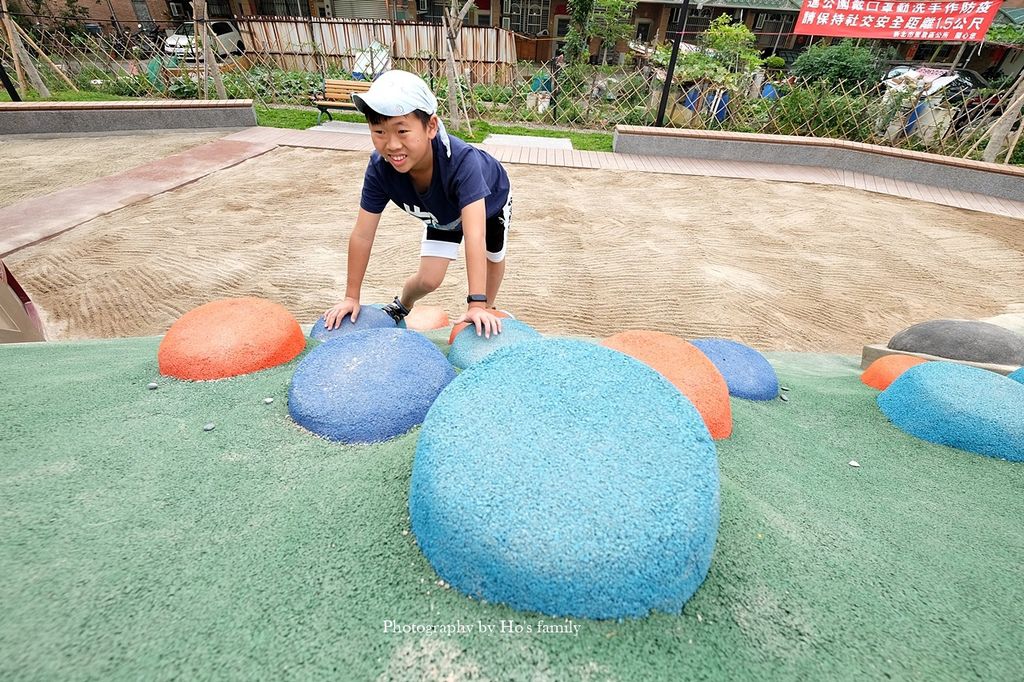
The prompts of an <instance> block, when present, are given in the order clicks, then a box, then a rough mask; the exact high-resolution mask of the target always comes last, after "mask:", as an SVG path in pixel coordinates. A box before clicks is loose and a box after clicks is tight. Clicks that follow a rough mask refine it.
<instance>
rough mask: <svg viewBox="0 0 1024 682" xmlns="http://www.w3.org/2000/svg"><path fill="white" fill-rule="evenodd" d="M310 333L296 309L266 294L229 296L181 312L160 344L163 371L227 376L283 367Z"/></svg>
mask: <svg viewBox="0 0 1024 682" xmlns="http://www.w3.org/2000/svg"><path fill="white" fill-rule="evenodd" d="M305 347H306V337H305V335H303V333H302V329H301V328H300V327H299V323H298V322H296V321H295V318H294V317H292V315H291V313H289V312H288V311H287V310H285V309H284V307H283V306H281V305H278V304H277V303H274V302H273V301H268V300H265V299H262V298H228V299H222V300H219V301H213V302H212V303H207V304H206V305H201V306H199V307H198V308H196V309H195V310H190V311H189V312H187V313H185V314H184V315H182V316H181V317H180V318H179V319H178V321H177V322H175V323H174V324H172V325H171V328H170V329H168V330H167V334H166V335H165V336H164V339H163V341H161V342H160V348H159V350H158V351H157V361H158V362H159V365H160V373H161V374H163V375H164V376H169V377H174V378H176V379H190V380H194V381H201V380H207V379H223V378H225V377H233V376H237V375H239V374H248V373H249V372H256V371H258V370H261V369H267V368H268V367H275V366H277V365H282V364H284V363H286V362H288V361H289V360H291V359H292V358H294V357H295V356H296V355H298V354H299V353H301V352H302V349H303V348H305Z"/></svg>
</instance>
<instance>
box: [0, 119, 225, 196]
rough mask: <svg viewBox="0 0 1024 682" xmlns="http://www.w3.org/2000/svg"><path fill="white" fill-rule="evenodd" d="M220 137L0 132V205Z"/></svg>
mask: <svg viewBox="0 0 1024 682" xmlns="http://www.w3.org/2000/svg"><path fill="white" fill-rule="evenodd" d="M223 136H224V133H223V132H180V131H174V132H167V133H150V134H131V135H104V136H97V137H64V138H49V139H41V138H26V137H18V138H11V137H7V138H4V137H2V136H0V188H2V191H0V206H9V205H10V204H14V203H16V202H19V201H23V200H25V199H31V198H33V197H40V196H43V195H46V194H49V193H51V192H56V191H57V190H59V189H65V188H67V187H74V186H75V185H80V184H82V183H83V182H88V181H89V180H95V179H96V178H102V177H104V176H107V175H113V174H114V173H120V172H122V171H126V170H128V169H129V168H134V167H135V166H139V165H141V164H144V163H146V162H147V161H153V160H155V159H160V158H163V157H165V156H169V155H170V154H174V153H176V152H180V151H183V150H185V149H188V148H189V147H194V146H196V145H199V144H203V143H204V142H209V141H210V140H215V139H217V138H218V137H223Z"/></svg>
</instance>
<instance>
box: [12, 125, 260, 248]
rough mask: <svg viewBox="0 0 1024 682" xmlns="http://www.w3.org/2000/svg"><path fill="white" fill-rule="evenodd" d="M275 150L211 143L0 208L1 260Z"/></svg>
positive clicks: (246, 144) (252, 144)
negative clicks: (132, 205)
mask: <svg viewBox="0 0 1024 682" xmlns="http://www.w3.org/2000/svg"><path fill="white" fill-rule="evenodd" d="M125 143H126V144H128V142H127V140H126V142H125ZM274 146H275V145H274V144H269V143H265V142H260V141H245V140H232V139H226V138H225V139H220V140H214V141H213V142H209V143H207V144H203V145H199V146H198V147H193V148H192V149H187V150H185V151H183V152H180V153H178V154H173V155H171V156H168V157H166V158H163V159H158V160H157V161H151V162H149V163H146V164H143V165H141V166H138V167H136V168H132V169H131V170H128V171H125V172H123V173H117V174H116V175H108V176H107V177H105V178H99V179H97V180H93V181H92V182H87V183H85V184H83V185H78V186H77V187H69V188H68V189H64V190H60V191H57V192H54V193H53V194H48V195H46V196H42V197H37V198H34V199H28V200H26V201H21V202H18V203H16V204H12V205H10V206H6V207H4V208H0V256H4V255H6V254H8V253H10V252H12V251H14V250H16V249H20V248H23V247H25V246H29V245H31V244H35V243H36V242H39V241H42V240H43V239H48V238H49V237H53V236H55V235H58V234H60V233H61V232H64V231H66V230H70V229H71V228H73V227H75V226H77V225H81V224H82V223H84V222H86V221H89V220H92V219H93V218H95V217H97V216H101V215H104V214H107V213H111V212H113V211H116V210H117V209H119V208H123V207H125V206H129V205H131V204H134V203H137V202H139V201H144V200H146V199H149V198H150V197H152V196H155V195H157V194H160V193H161V192H166V191H167V190H170V189H174V188H175V187H180V186H181V185H184V184H186V183H189V182H193V181H195V180H198V179H199V178H202V177H204V176H207V175H209V174H210V173H213V172H215V171H219V170H222V169H224V168H229V167H231V166H234V165H236V164H239V163H241V162H242V161H245V160H246V159H250V158H252V157H254V156H258V155H260V154H264V153H266V152H268V151H270V150H271V149H273V148H274Z"/></svg>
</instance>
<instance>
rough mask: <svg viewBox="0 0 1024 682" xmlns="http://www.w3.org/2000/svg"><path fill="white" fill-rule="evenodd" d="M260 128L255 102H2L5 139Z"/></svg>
mask: <svg viewBox="0 0 1024 682" xmlns="http://www.w3.org/2000/svg"><path fill="white" fill-rule="evenodd" d="M254 125H256V111H255V110H254V109H253V107H252V100H231V101H216V102H211V101H205V102H188V101H186V100H175V101H169V102H167V103H164V102H2V103H0V135H28V134H52V133H97V132H113V131H121V130H174V129H189V130H195V129H202V128H248V127H251V126H254Z"/></svg>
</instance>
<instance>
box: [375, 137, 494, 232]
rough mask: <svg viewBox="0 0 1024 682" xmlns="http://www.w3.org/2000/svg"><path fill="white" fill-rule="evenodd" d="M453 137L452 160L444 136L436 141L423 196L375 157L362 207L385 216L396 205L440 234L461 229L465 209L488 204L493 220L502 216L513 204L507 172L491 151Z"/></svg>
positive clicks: (408, 180)
mask: <svg viewBox="0 0 1024 682" xmlns="http://www.w3.org/2000/svg"><path fill="white" fill-rule="evenodd" d="M448 138H449V140H451V147H452V155H451V158H449V157H448V154H447V150H445V148H444V144H442V143H441V138H440V136H435V137H434V139H433V151H434V173H433V175H432V177H431V179H430V187H429V188H428V189H427V191H426V193H424V194H420V193H419V192H417V191H416V188H415V187H414V186H413V184H412V178H410V177H409V174H408V173H399V172H398V171H396V170H395V169H394V167H393V166H392V165H391V164H390V163H388V161H387V159H385V158H384V157H382V156H381V155H380V154H378V153H377V152H376V151H375V152H373V154H372V155H371V156H370V163H369V165H367V166H366V175H365V177H364V178H363V194H362V198H361V199H360V200H359V205H360V207H362V208H363V209H364V210H366V211H369V212H370V213H380V212H382V211H383V210H384V207H385V206H387V205H388V201H393V202H395V205H396V206H398V207H399V208H401V209H402V210H404V211H405V212H406V213H408V214H409V215H412V216H415V217H417V218H419V219H420V220H422V221H423V222H425V223H426V224H427V226H429V227H434V228H436V229H438V230H458V229H461V228H462V209H463V208H465V207H466V206H469V205H470V204H472V203H473V202H474V201H477V200H479V199H484V203H485V204H486V206H487V217H488V218H493V217H494V216H496V215H498V214H499V213H501V211H502V208H503V207H504V206H505V203H506V202H507V201H508V192H509V182H508V173H506V172H505V169H504V168H503V167H502V165H501V164H500V163H498V160H497V159H495V158H494V157H493V156H491V155H490V154H488V153H487V152H485V151H481V150H479V149H477V148H476V147H474V146H472V145H469V144H466V143H465V142H463V141H462V140H460V139H459V138H457V137H454V136H451V135H449V136H448Z"/></svg>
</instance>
